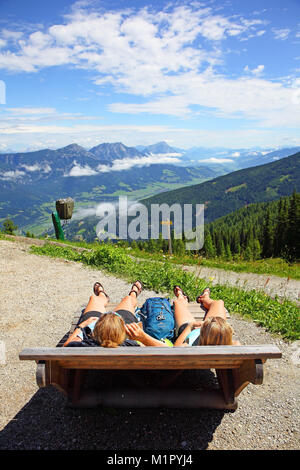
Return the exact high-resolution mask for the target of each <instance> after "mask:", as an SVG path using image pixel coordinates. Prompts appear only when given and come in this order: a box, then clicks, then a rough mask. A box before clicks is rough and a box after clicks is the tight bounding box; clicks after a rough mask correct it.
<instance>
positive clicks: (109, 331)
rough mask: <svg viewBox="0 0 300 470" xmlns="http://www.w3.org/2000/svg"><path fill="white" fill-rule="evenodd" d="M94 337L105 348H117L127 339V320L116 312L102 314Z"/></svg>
mask: <svg viewBox="0 0 300 470" xmlns="http://www.w3.org/2000/svg"><path fill="white" fill-rule="evenodd" d="M93 338H94V339H95V340H96V341H97V342H98V343H100V345H101V346H102V347H104V348H116V347H118V346H119V345H120V344H122V343H123V342H124V341H125V339H126V331H125V322H124V320H123V318H122V317H121V316H120V315H118V314H117V313H114V312H109V313H105V314H104V315H101V317H100V318H99V320H98V321H97V323H96V325H95V328H94V331H93Z"/></svg>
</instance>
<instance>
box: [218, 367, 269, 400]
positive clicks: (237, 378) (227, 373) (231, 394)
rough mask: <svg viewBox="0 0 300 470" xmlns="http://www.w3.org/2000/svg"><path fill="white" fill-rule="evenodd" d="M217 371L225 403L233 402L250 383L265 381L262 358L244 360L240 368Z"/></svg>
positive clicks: (258, 383)
mask: <svg viewBox="0 0 300 470" xmlns="http://www.w3.org/2000/svg"><path fill="white" fill-rule="evenodd" d="M216 373H217V378H218V382H219V386H220V389H221V390H222V393H223V396H224V400H225V403H228V404H230V403H233V402H234V400H235V398H236V397H237V396H238V395H239V394H240V393H241V391H242V390H243V389H244V388H245V387H247V385H248V384H249V383H252V384H254V385H261V384H262V383H263V363H262V361H261V360H260V359H256V360H247V361H244V362H243V364H242V365H241V366H240V367H239V368H238V369H218V370H216Z"/></svg>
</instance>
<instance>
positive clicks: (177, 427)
mask: <svg viewBox="0 0 300 470" xmlns="http://www.w3.org/2000/svg"><path fill="white" fill-rule="evenodd" d="M0 276H1V282H0V313H1V317H0V318H1V319H0V322H1V328H0V341H1V342H2V343H0V344H1V345H2V349H1V348H0V352H1V351H2V357H1V356H0V449H2V450H6V449H7V450H8V449H9V450H25V449H26V450H27V449H33V450H35V449H42V450H45V449H49V450H63V449H67V450H73V449H80V450H88V449H102V450H116V451H117V450H119V451H121V450H133V449H135V450H173V451H178V452H179V451H189V450H191V451H193V450H198V449H208V450H246V449H247V450H264V449H266V450H296V449H298V448H299V437H300V433H299V417H300V408H299V390H300V383H299V382H300V381H299V378H300V369H299V364H300V360H299V350H300V347H299V344H298V343H287V342H284V341H283V340H282V339H281V338H280V337H278V336H274V335H271V334H270V333H268V332H266V331H265V330H264V329H262V328H260V327H257V326H256V325H255V324H254V323H253V322H251V321H245V320H244V319H242V318H240V317H239V316H238V315H235V314H233V313H232V312H231V319H230V321H231V323H232V325H233V327H234V330H235V333H236V336H237V337H238V338H239V339H240V340H241V342H242V343H243V344H264V343H272V344H276V345H277V346H278V347H279V349H280V350H281V351H282V354H283V355H282V359H273V360H269V361H267V363H266V364H265V366H264V382H263V384H262V385H260V386H255V385H252V384H250V385H249V386H248V387H247V388H246V389H245V390H243V391H242V393H241V395H240V396H239V399H238V402H239V406H238V409H237V410H236V411H234V412H230V411H225V412H224V411H218V410H207V409H200V410H177V409H154V410H153V409H142V410H141V409H134V408H133V409H126V410H125V409H112V408H109V409H101V408H95V409H75V408H70V407H68V406H67V404H66V399H65V398H64V396H63V395H62V394H61V393H60V392H58V391H57V390H56V389H55V388H53V387H47V388H43V389H38V387H37V385H36V380H35V371H36V365H35V363H33V362H31V361H20V360H19V358H18V354H19V352H20V351H21V350H22V349H23V348H25V347H41V346H45V347H53V346H55V345H56V344H57V342H58V341H59V340H60V339H61V337H62V336H63V334H64V333H65V332H66V331H68V330H69V327H70V323H71V320H72V317H73V314H74V312H75V311H78V308H79V306H81V305H83V304H85V302H86V301H87V299H88V297H89V296H90V294H91V289H92V286H93V284H94V282H95V281H96V280H100V281H101V282H102V283H103V284H104V286H105V288H106V290H107V292H108V293H109V295H110V296H111V300H112V302H117V301H118V300H119V299H120V297H122V296H124V295H125V294H127V293H128V291H129V288H130V285H129V284H127V283H126V282H125V281H123V280H119V279H117V278H115V277H113V276H109V275H107V274H105V273H103V272H101V271H96V270H92V269H89V268H87V267H85V266H82V265H81V264H79V263H73V262H69V261H64V260H58V259H49V258H46V257H40V256H37V255H33V254H29V253H28V245H25V244H24V243H22V242H14V243H12V242H9V241H0ZM152 295H157V294H156V293H154V292H149V291H144V292H143V293H142V300H143V299H145V298H147V297H149V296H152ZM4 353H5V354H4ZM1 359H2V364H1Z"/></svg>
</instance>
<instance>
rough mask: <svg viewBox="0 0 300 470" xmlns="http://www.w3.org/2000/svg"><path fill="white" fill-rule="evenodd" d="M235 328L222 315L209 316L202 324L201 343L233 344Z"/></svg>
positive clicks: (204, 344) (205, 344) (203, 344)
mask: <svg viewBox="0 0 300 470" xmlns="http://www.w3.org/2000/svg"><path fill="white" fill-rule="evenodd" d="M232 335H233V330H232V327H231V326H230V325H229V323H228V322H227V321H226V320H224V318H221V317H209V318H207V319H206V320H205V321H204V322H203V325H202V326H201V331H200V337H199V345H201V346H207V345H220V344H223V345H225V344H228V345H230V344H232Z"/></svg>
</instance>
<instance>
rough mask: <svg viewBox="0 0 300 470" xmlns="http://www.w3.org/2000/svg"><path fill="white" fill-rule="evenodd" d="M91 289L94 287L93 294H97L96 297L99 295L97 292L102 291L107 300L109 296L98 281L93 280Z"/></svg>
mask: <svg viewBox="0 0 300 470" xmlns="http://www.w3.org/2000/svg"><path fill="white" fill-rule="evenodd" d="M93 289H94V294H95V295H97V297H98V296H99V294H101V293H103V294H104V295H105V296H106V297H107V300H108V301H109V296H108V295H107V293H106V292H105V291H104V287H103V285H102V284H101V283H100V282H95V284H94V288H93ZM100 289H101V290H100Z"/></svg>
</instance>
